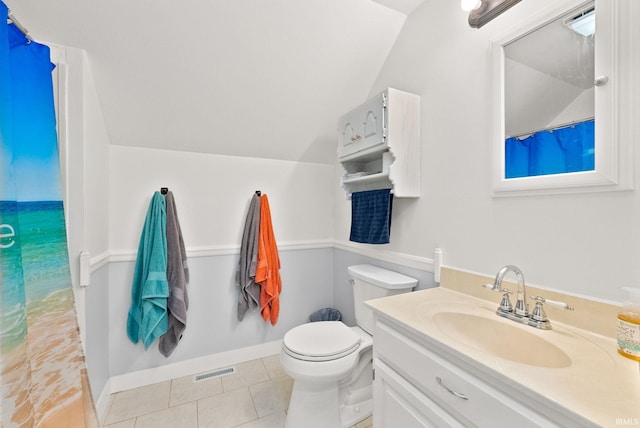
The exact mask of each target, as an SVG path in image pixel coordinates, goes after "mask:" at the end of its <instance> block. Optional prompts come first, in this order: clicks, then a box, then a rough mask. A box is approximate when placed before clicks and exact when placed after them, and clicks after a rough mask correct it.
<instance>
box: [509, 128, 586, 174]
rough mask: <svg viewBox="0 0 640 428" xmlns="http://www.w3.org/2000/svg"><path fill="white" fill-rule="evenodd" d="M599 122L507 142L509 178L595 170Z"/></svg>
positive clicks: (534, 134)
mask: <svg viewBox="0 0 640 428" xmlns="http://www.w3.org/2000/svg"><path fill="white" fill-rule="evenodd" d="M594 169H595V121H594V120H593V119H592V120H586V121H583V122H578V123H576V124H574V125H572V126H566V127H562V128H558V129H552V130H545V131H538V132H535V133H533V134H531V135H529V136H527V137H511V138H507V139H506V140H505V178H517V177H532V176H536V175H548V174H563V173H568V172H579V171H593V170H594Z"/></svg>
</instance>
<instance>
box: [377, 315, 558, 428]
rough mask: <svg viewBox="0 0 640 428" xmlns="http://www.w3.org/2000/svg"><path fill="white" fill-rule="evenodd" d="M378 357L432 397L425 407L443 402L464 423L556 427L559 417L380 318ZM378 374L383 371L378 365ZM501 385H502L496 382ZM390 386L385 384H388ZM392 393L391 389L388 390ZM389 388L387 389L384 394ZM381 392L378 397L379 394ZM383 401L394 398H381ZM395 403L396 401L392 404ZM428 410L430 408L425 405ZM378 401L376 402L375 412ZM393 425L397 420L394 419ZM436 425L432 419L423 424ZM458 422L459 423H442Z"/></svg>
mask: <svg viewBox="0 0 640 428" xmlns="http://www.w3.org/2000/svg"><path fill="white" fill-rule="evenodd" d="M374 352H375V357H376V358H377V359H379V360H380V362H381V363H384V364H386V365H387V366H388V367H390V368H391V369H392V370H393V371H395V372H396V373H398V376H399V377H400V378H401V379H405V382H406V383H407V384H409V385H412V387H414V388H415V389H416V390H417V391H419V392H420V393H421V394H423V395H424V397H425V398H428V400H429V401H426V402H425V403H427V404H426V405H425V406H424V408H428V409H431V410H432V409H433V408H435V407H440V408H441V411H442V413H443V414H449V415H451V417H452V418H455V419H454V420H457V421H460V423H462V424H463V426H468V427H480V428H496V427H512V426H513V427H518V428H539V427H545V428H551V427H557V426H558V425H557V424H555V423H554V422H553V421H551V420H549V419H548V418H546V417H545V416H543V415H542V414H540V413H538V412H536V411H535V410H533V409H532V408H530V407H529V406H527V405H526V404H525V403H526V402H527V400H526V395H524V394H523V397H522V401H520V400H518V398H516V397H515V396H513V394H511V395H507V394H506V393H504V392H502V391H500V390H499V389H497V388H495V387H494V386H493V385H489V384H488V383H486V382H484V381H482V380H480V379H479V378H478V377H476V376H474V375H473V374H472V373H471V372H470V371H468V370H467V369H465V368H464V367H461V366H458V365H455V364H452V362H451V361H449V359H448V358H447V357H446V356H444V355H440V354H438V353H437V352H436V350H435V349H428V348H427V347H426V346H424V345H423V344H421V343H420V342H418V341H417V340H414V339H412V338H410V337H409V336H407V335H405V334H403V332H400V331H398V330H397V329H396V328H395V327H391V326H389V325H387V324H385V323H381V322H380V320H379V319H378V320H376V326H375V345H374ZM376 377H378V372H377V370H376ZM496 386H497V385H496ZM383 391H384V389H383ZM386 395H387V396H391V395H390V394H386ZM384 396H385V394H382V397H384ZM380 399H381V398H380V397H378V400H380ZM375 404H376V405H377V406H379V407H382V408H385V406H391V404H387V403H382V402H379V401H376V402H375ZM392 408H393V407H392ZM425 411H426V410H425ZM376 412H378V407H374V414H376ZM389 426H391V427H393V425H389ZM417 426H430V425H417ZM437 426H456V425H449V424H444V425H437Z"/></svg>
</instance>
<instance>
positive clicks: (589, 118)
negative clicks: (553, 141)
mask: <svg viewBox="0 0 640 428" xmlns="http://www.w3.org/2000/svg"><path fill="white" fill-rule="evenodd" d="M594 119H595V116H591V117H585V118H584V119H578V120H572V121H571V122H565V123H561V124H559V125H553V126H549V127H548V128H542V129H537V130H535V131H531V132H523V133H521V134H516V135H510V136H508V137H506V138H505V140H506V139H508V138H520V137H524V136H525V135H533V134H535V133H536V132H542V131H555V130H556V129H562V128H568V127H570V126H573V125H575V124H576V123H580V122H589V121H590V120H594Z"/></svg>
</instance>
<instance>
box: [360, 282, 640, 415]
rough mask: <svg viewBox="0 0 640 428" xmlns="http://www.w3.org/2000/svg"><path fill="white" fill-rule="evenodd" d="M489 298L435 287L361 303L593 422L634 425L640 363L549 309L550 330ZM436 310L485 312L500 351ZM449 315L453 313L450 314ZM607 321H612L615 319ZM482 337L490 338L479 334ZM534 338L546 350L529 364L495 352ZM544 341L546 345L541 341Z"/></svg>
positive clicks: (639, 408) (427, 340) (465, 313)
mask: <svg viewBox="0 0 640 428" xmlns="http://www.w3.org/2000/svg"><path fill="white" fill-rule="evenodd" d="M495 297H496V302H495V303H492V302H489V301H487V300H483V299H480V298H477V297H473V296H470V295H468V294H464V293H461V292H458V291H454V290H451V289H448V288H442V287H440V288H433V289H428V290H421V291H416V292H413V293H408V294H401V295H397V296H392V297H387V298H383V299H377V300H370V301H368V302H367V304H368V305H369V306H371V307H372V308H373V309H374V311H375V313H376V315H377V316H378V317H381V318H382V319H389V320H391V321H393V322H395V323H399V324H400V325H401V326H403V327H405V328H406V329H408V330H409V331H410V332H411V333H413V334H414V336H417V337H419V338H423V339H424V340H425V343H432V344H437V345H440V346H441V347H442V349H446V350H447V352H451V353H454V354H455V353H458V354H460V355H462V356H463V358H464V359H466V360H472V361H474V362H475V363H477V364H475V366H476V367H480V368H481V370H484V369H486V370H485V371H487V372H488V373H499V374H500V375H501V376H500V378H501V379H502V378H505V377H506V378H507V379H508V380H509V381H512V382H513V383H514V384H515V385H521V386H522V387H523V388H524V389H528V390H529V391H533V392H534V393H536V394H539V395H540V396H542V397H545V399H546V400H550V402H554V403H557V404H558V405H560V406H561V407H562V408H564V409H567V410H569V411H570V412H572V413H575V414H578V415H581V416H582V417H584V418H586V419H588V420H590V421H592V422H594V423H595V424H598V425H601V426H604V427H620V426H640V363H638V362H636V361H633V360H631V359H628V358H625V357H622V356H620V355H619V354H618V353H617V351H616V342H615V340H614V339H612V338H610V337H606V336H603V335H600V334H596V333H592V332H590V331H587V330H583V329H580V328H577V327H574V326H570V325H568V324H563V323H560V322H557V321H554V319H553V318H552V317H551V315H550V316H549V318H550V319H551V322H552V326H553V329H552V330H539V329H536V328H533V327H530V326H526V325H520V324H518V323H517V322H514V321H511V320H507V319H504V318H502V317H499V316H497V315H496V314H495V310H496V308H497V306H498V303H499V299H500V295H498V294H495ZM442 313H459V314H463V315H462V316H461V318H462V319H464V318H465V317H466V318H467V319H471V320H473V319H477V318H474V317H483V318H488V319H489V320H491V321H489V323H488V324H487V326H488V329H491V330H493V332H494V334H499V335H501V336H504V337H503V338H502V339H504V343H505V344H506V345H505V347H504V349H502V350H501V351H499V352H497V353H496V352H492V350H491V349H483V348H485V346H483V345H484V343H483V340H484V339H483V337H482V334H483V333H482V331H480V330H478V325H475V326H473V330H475V332H473V333H471V334H472V336H473V337H470V336H466V334H470V332H463V333H462V334H458V333H459V331H460V327H459V326H458V327H457V328H456V327H455V326H451V325H449V324H454V323H455V321H450V320H451V319H450V318H447V317H443V316H441V314H442ZM439 314H440V315H439ZM453 319H457V318H456V316H455V315H454V318H453ZM493 321H495V322H496V323H498V324H494V323H493ZM611 322H612V323H615V319H614V320H612V321H611ZM480 325H484V323H480ZM463 326H464V324H463ZM469 330H471V329H469ZM489 334H491V332H490V333H489ZM534 336H536V337H534ZM519 337H521V338H522V340H520V343H519ZM490 339H491V340H493V339H495V338H489V337H487V340H489V341H491V340H490ZM542 341H544V343H542ZM494 343H496V342H494ZM535 343H538V344H543V345H545V346H542V347H541V349H543V350H544V351H542V352H548V353H549V354H550V355H549V358H546V357H547V355H546V354H545V355H542V359H539V360H536V362H535V364H533V365H532V364H528V363H523V362H518V360H519V358H520V357H519V354H518V353H517V352H516V354H513V355H508V356H506V357H505V358H502V357H500V356H497V355H502V354H501V352H503V353H504V352H507V353H509V352H511V351H512V350H513V349H516V350H517V349H518V347H520V346H521V345H523V344H524V345H523V346H524V347H525V348H526V346H527V344H535ZM548 343H550V344H552V345H550V346H549V347H547V346H546V345H548ZM374 346H375V345H374ZM492 346H494V345H492ZM512 348H513V349H512ZM523 351H524V352H525V354H524V356H523V358H529V357H528V356H526V353H527V352H529V353H531V351H532V350H527V349H523ZM533 352H535V351H533ZM556 354H557V356H554V355H556ZM505 355H506V354H505ZM567 357H568V358H567Z"/></svg>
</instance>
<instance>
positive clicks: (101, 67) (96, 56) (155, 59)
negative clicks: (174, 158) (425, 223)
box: [5, 0, 422, 163]
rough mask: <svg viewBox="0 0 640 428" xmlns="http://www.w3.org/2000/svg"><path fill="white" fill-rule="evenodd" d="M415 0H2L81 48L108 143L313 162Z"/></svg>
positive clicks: (45, 34)
mask: <svg viewBox="0 0 640 428" xmlns="http://www.w3.org/2000/svg"><path fill="white" fill-rule="evenodd" d="M421 2H422V0H379V1H372V0H305V1H287V0H206V1H186V2H171V1H167V0H136V1H125V0H112V1H97V0H89V1H87V0H48V1H42V0H5V3H6V4H7V5H8V6H9V8H10V9H11V10H12V11H13V13H14V15H15V16H16V17H17V19H19V20H20V22H21V23H22V24H23V25H24V26H25V27H27V28H28V30H29V31H30V33H31V35H32V36H33V38H34V39H35V40H36V41H39V42H43V43H54V44H58V45H62V46H70V47H76V48H81V49H84V50H85V51H86V52H87V55H88V58H89V63H90V66H91V72H92V75H93V78H94V81H95V87H96V91H97V94H98V98H99V102H100V107H101V109H102V114H103V117H104V122H105V126H106V129H107V133H108V135H109V138H110V142H111V143H112V144H116V145H127V146H141V147H153V148H161V149H169V150H183V151H193V152H203V153H216V154H225V155H237V156H251V157H264V158H274V159H283V160H293V161H302V162H319V163H333V162H335V156H336V155H335V153H336V151H335V147H336V122H337V119H338V117H339V116H340V115H342V114H343V113H345V112H347V111H348V110H350V109H351V108H353V107H354V106H355V105H357V104H359V103H361V102H363V101H364V100H366V98H367V97H368V96H369V95H370V93H369V92H370V90H371V87H372V85H373V83H374V81H375V79H376V77H377V75H378V72H379V71H380V69H381V68H382V66H383V64H384V61H385V60H386V58H387V55H388V54H389V51H390V50H391V48H392V46H393V44H394V42H395V40H396V37H397V36H398V34H399V32H400V30H401V28H402V25H403V24H404V21H405V19H406V16H407V14H409V13H411V11H413V9H415V8H416V7H417V6H418V5H419V4H420V3H421Z"/></svg>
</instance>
